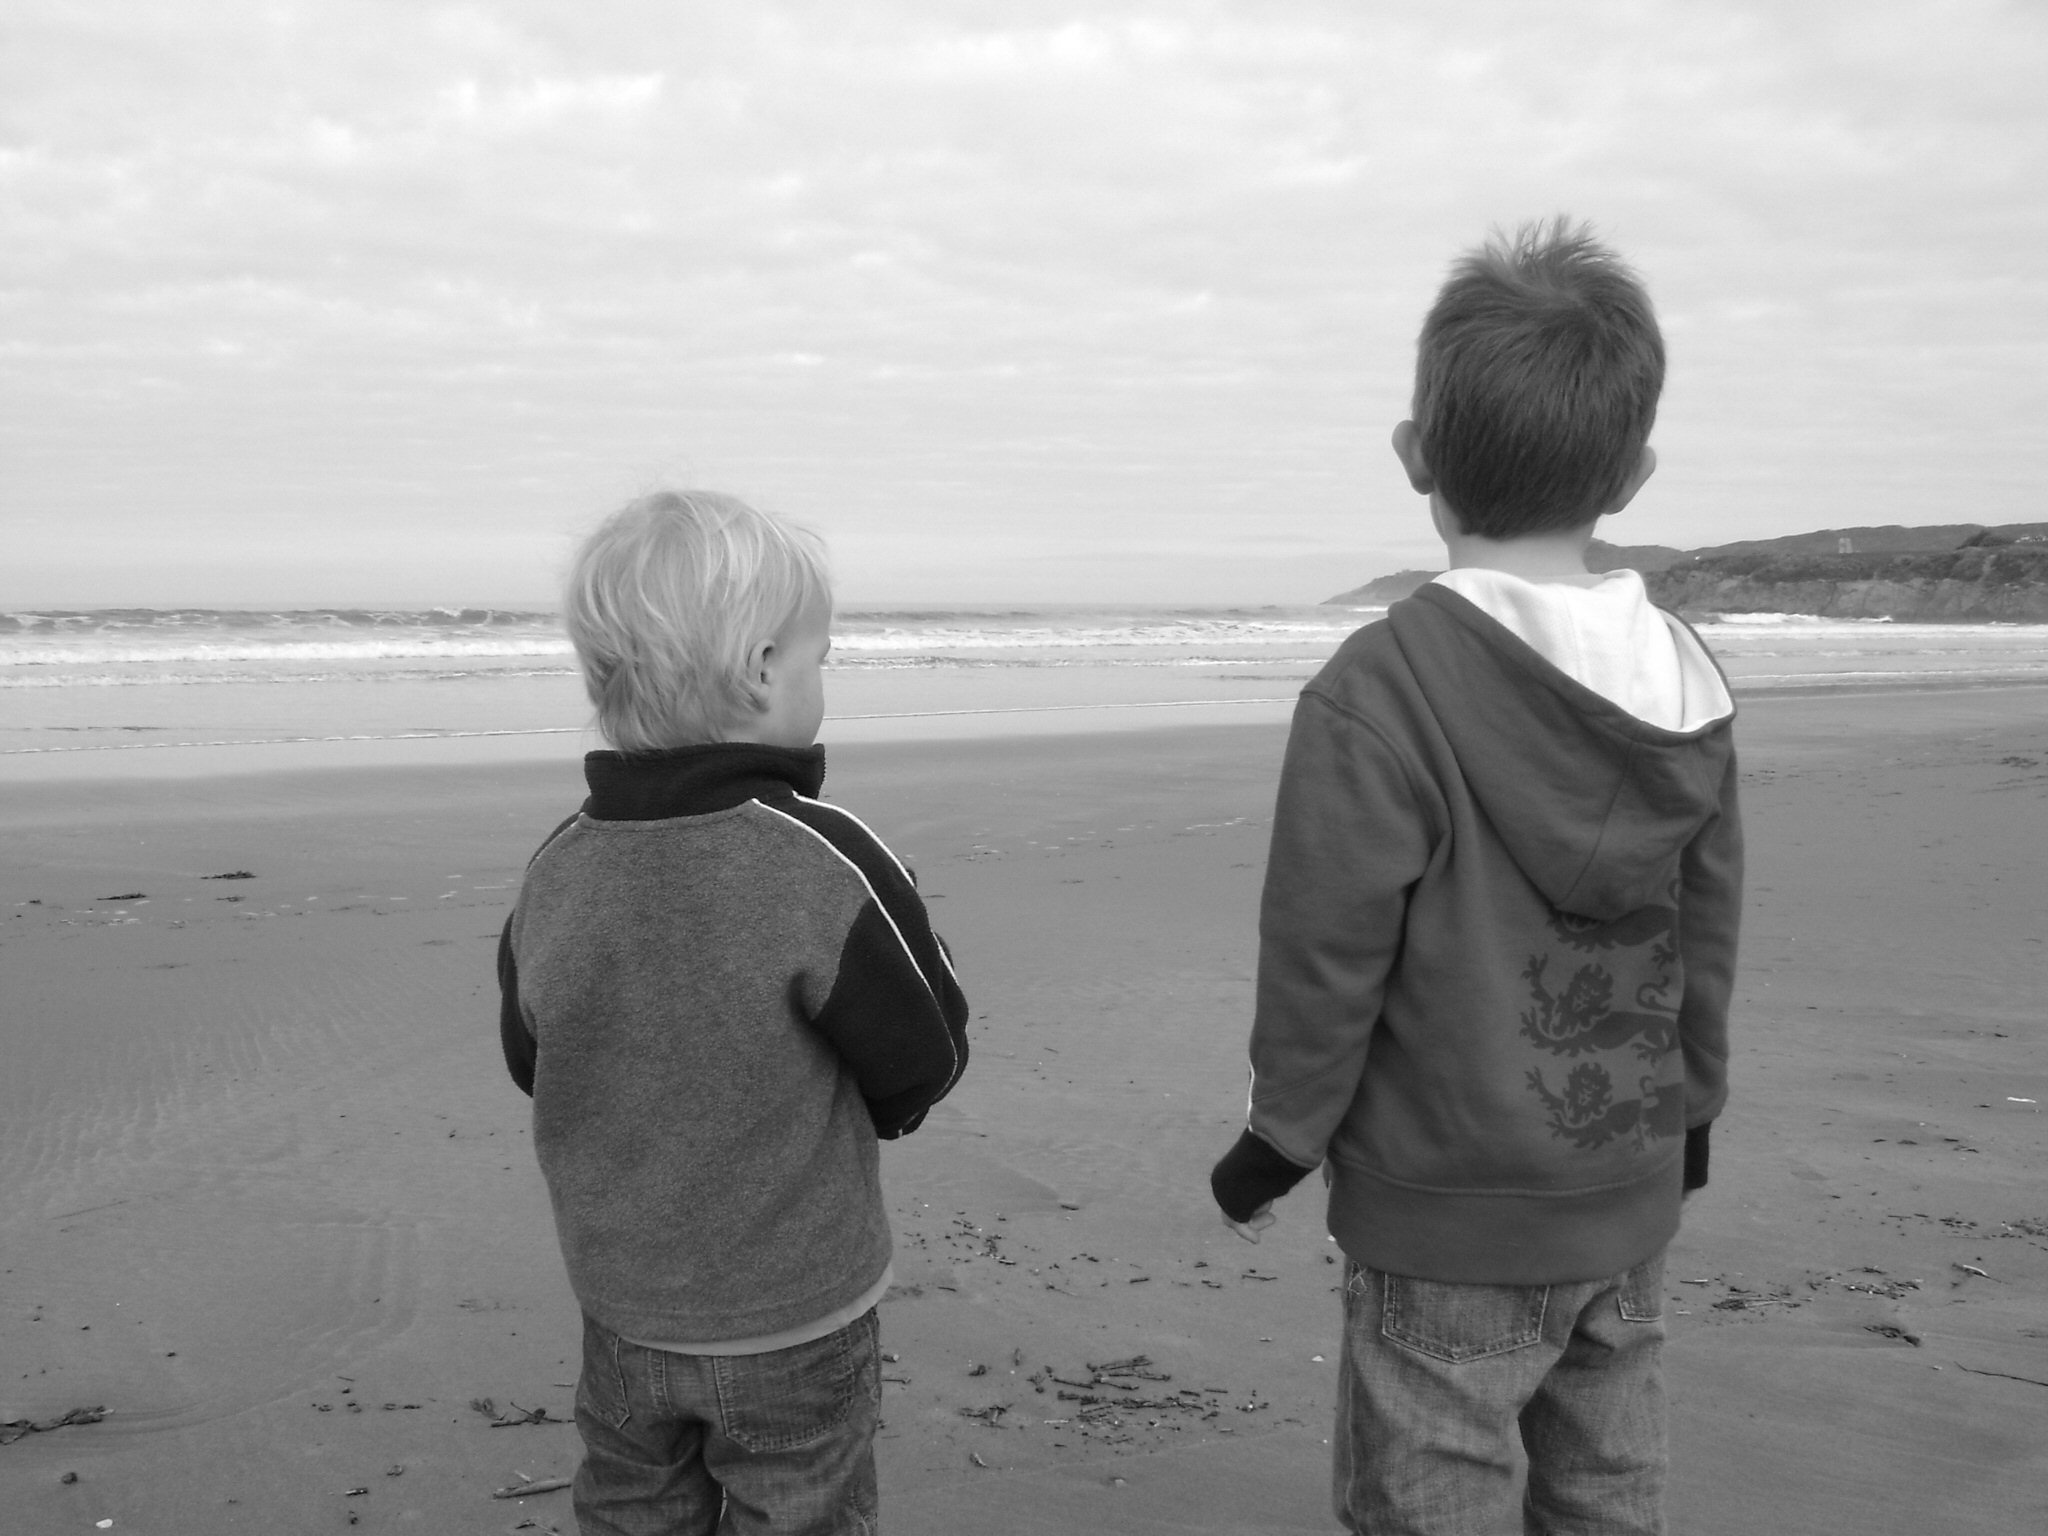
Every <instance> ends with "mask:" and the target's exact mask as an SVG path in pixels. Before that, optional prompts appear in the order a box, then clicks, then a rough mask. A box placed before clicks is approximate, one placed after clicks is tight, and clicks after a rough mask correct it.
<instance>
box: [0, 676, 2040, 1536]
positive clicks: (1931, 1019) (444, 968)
mask: <svg viewBox="0 0 2048 1536" xmlns="http://www.w3.org/2000/svg"><path fill="white" fill-rule="evenodd" d="M1743 702H1744V710H1745V714H1744V719H1743V722H1742V724H1743V750H1744V754H1745V769H1746V782H1745V786H1744V792H1745V795H1746V814H1747V819H1748V825H1749V828H1750V836H1751V899H1750V906H1749V914H1748V921H1747V930H1746V946H1745V959H1744V968H1743V974H1742V978H1741V983H1740V988H1739V992H1738V1009H1739V1011H1738V1015H1737V1020H1736V1028H1737V1042H1738V1044H1737V1052H1736V1057H1735V1061H1734V1069H1733V1070H1734V1098H1733V1101H1732V1102H1731V1105H1730V1108H1729V1111H1728V1113H1727V1116H1726V1117H1725V1118H1724V1120H1723V1122H1722V1124H1721V1126H1720V1128H1719V1130H1718V1131H1717V1135H1716V1140H1715V1160H1714V1181H1713V1184H1712V1186H1711V1187H1710V1188H1709V1189H1708V1190H1706V1191H1705V1192H1704V1193H1702V1194H1701V1195H1699V1196H1696V1197H1695V1198H1694V1200H1693V1201H1692V1203H1691V1206H1690V1208H1689V1212H1688V1220H1687V1225H1686V1228H1685V1231H1684V1233H1683V1234H1682V1236H1681V1238H1680V1239H1679V1242H1678V1244H1677V1246H1676V1248H1675V1249H1674V1252H1673V1258H1672V1263H1671V1268H1670V1284H1669V1296H1670V1310H1671V1313H1672V1317H1671V1322H1672V1340H1673V1342H1672V1346H1671V1349H1670V1354H1669V1381H1670V1389H1671V1399H1672V1432H1673V1461H1674V1472H1673V1494H1672V1511H1673V1517H1674V1519H1673V1529H1674V1531H1675V1532H1679V1533H1700V1536H1719V1533H1729V1536H1734V1533H1737V1532H1741V1533H1745V1536H1746V1533H1749V1532H1753V1531H1756V1530H1782V1531H1800V1532H1804V1533H1832V1532H1842V1533H1849V1532H1854V1533H1857V1536H1868V1533H1886V1532H1899V1533H1901V1536H1903V1533H1908V1532H1911V1533H1916V1536H1917V1533H1921V1532H1926V1531H1934V1530H1938V1531H1943V1532H1951V1533H1960V1536H1978V1533H1982V1536H1992V1533H2000V1536H2003V1533H2009V1532H2014V1531H2019V1530H2030V1529H2036V1528H2040V1527H2041V1526H2042V1525H2043V1523H2044V1521H2048V1433H2044V1431H2043V1430H2042V1427H2041V1426H2042V1425H2043V1423H2044V1422H2048V1181H2044V1178H2043V1174H2044V1170H2048V1135H2044V1125H2048V1122H2044V1119H2043V1110H2042V1106H2043V1104H2048V1053H2044V1048H2048V1021H2044V1008H2043V1003H2042V999H2043V997H2044V996H2048V945H2044V932H2043V930H2044V923H2043V921H2042V914H2043V912H2044V911H2048V873H2044V871H2048V804H2044V801H2048V689H2041V688H2034V687H2018V688H2003V689H1983V690H1960V691H1949V692H1939V691H1928V692H1907V691H1899V692H1884V693H1879V692H1850V693H1841V694H1832V695H1796V694H1771V695H1757V696H1753V697H1748V698H1745V699H1744V701H1743ZM1282 737H1283V727H1282V726H1281V725H1279V724H1278V723H1277V721H1271V720H1269V721H1267V722H1265V723H1259V724H1214V725H1211V724H1198V725H1177V726H1175V727H1173V728H1168V729H1126V730H1118V731H1105V732H1101V733H1098V734H1093V735H1081V736H1069V735H1032V736H1022V737H1012V738H1003V739H979V740H942V741H923V742H895V743H890V742H878V741H867V742H854V743H851V744H847V745H844V746H841V747H839V748H837V749H834V750H832V752H831V763H832V768H831V773H830V775H829V777H828V790H829V792H831V793H832V794H834V795H835V796H836V797H838V798H840V799H842V800H843V801H844V802H845V803H847V804H848V805H849V806H851V807H853V808H855V809H857V810H858V811H859V812H860V813H861V814H862V816H863V817H864V818H865V819H866V820H868V821H869V822H870V823H871V824H872V825H874V826H875V827H876V828H877V829H878V830H879V831H881V832H882V834H883V835H884V836H885V837H887V838H888V839H889V840H890V841H891V842H892V844H894V845H895V846H896V847H897V848H898V849H899V851H901V852H902V853H903V854H904V855H905V856H906V857H907V858H908V859H909V860H910V862H912V863H913V864H914V865H915V866H916V867H917V869H918V870H919V873H920V876H921V878H922V880H923V883H924V888H925V890H926V892H927V894H928V895H929V896H930V897H931V898H932V909H933V912H934V914H935V920H936V922H937V925H938V926H939V928H940V930H941V931H942V932H943V933H944V934H945V935H946V936H947V938H948V940H949V941H950V942H951V944H952V945H953V948H954V951H955V954H956V957H957V959H958V962H959V965H960V969H961V972H962V975H963V978H964V979H965V981H966V983H967V986H968V990H969V994H970V997H971V998H972V1000H973V1002H974V1005H975V1007H974V1012H975V1016H976V1017H975V1022H974V1024H973V1031H974V1050H975V1057H974V1063H973V1066H972V1068H971V1070H970V1072H969V1074H968V1076H967V1078H966V1079H965V1081H964V1082H963V1083H962V1084H961V1086H960V1088H959V1089H958V1090H957V1091H956V1093H955V1095H954V1096H953V1098H952V1099H950V1100H949V1101H948V1102H947V1103H946V1104H945V1105H942V1106H941V1107H940V1108H939V1109H938V1110H937V1111H935V1112H934V1114H933V1115H932V1117H931V1118H930V1120H929V1121H928V1122H927V1124H926V1126H925V1127H924V1129H923V1130H921V1131H920V1132H919V1133H918V1134H917V1135H916V1136H914V1137H912V1138H910V1139H908V1140H906V1141H904V1142H902V1143H898V1144H895V1145H892V1146H890V1147H888V1148H887V1149H886V1150H885V1153H884V1175H885V1178H886V1179H887V1181H888V1187H889V1190H890V1195H891V1204H892V1208H893V1210H894V1214H895V1219H896V1227H897V1237H898V1252H897V1265H896V1268H897V1281H898V1285H897V1289H896V1290H895V1291H894V1292H892V1294H891V1296H890V1298H889V1299H888V1300H887V1301H886V1302H885V1303H884V1306H883V1330H884V1348H885V1349H886V1350H888V1351H889V1352H890V1353H891V1354H892V1355H893V1356H895V1358H894V1359H893V1360H892V1361H891V1362H890V1363H889V1364H888V1366H887V1367H886V1372H887V1375H888V1377H889V1378H890V1380H889V1382H888V1385H887V1389H886V1390H887V1396H886V1398H885V1402H884V1412H885V1418H886V1427H885V1429H884V1431H883V1435H882V1440H881V1448H880V1449H881V1464H882V1478H883V1500H884V1516H885V1520H886V1522H887V1528H888V1529H890V1530H891V1531H893V1532H896V1533H908V1536H923V1533H928V1532H929V1533H939V1532H947V1533H974V1532H1034V1533H1036V1532H1046V1533H1052V1532H1073V1531H1115V1532H1134V1533H1135V1532H1155V1531H1156V1532H1166V1531H1202V1532H1240V1531H1242V1532H1250V1531H1267V1532H1274V1531H1277V1532H1292V1531H1323V1530H1329V1529H1333V1528H1334V1527H1333V1522H1332V1520H1331V1518H1330V1516H1329V1514H1328V1511H1327V1494H1326V1485H1327V1479H1328V1456H1329V1451H1328V1447H1327V1444H1326V1441H1327V1437H1328V1435H1329V1415H1330V1380H1331V1374H1332V1371H1333V1369H1334V1366H1333V1363H1332V1362H1334V1360H1335V1357H1336V1327H1337V1300H1336V1297H1335V1295H1334V1294H1333V1286H1334V1285H1335V1283H1336V1277H1337V1269H1336V1265H1335V1263H1334V1262H1332V1261H1333V1258H1334V1249H1333V1246H1332V1245H1331V1244H1330V1243H1329V1242H1328V1240H1327V1239H1326V1237H1325V1236H1324V1233H1323V1230H1322V1226H1321V1219H1320V1218H1321V1212H1320V1208H1319V1203H1318V1200H1317V1198H1316V1190H1315V1186H1314V1183H1313V1181H1311V1183H1310V1184H1309V1185H1305V1186H1304V1187H1303V1189H1302V1190H1301V1191H1300V1192H1298V1193H1297V1194H1296V1195H1294V1196H1292V1197H1290V1199H1289V1200H1287V1201H1285V1202H1283V1203H1282V1206H1281V1208H1280V1212H1281V1221H1280V1223H1279V1225H1278V1226H1277V1227H1276V1228H1274V1229H1273V1230H1272V1231H1271V1232H1270V1233H1268V1234H1267V1238H1266V1241H1265V1242H1264V1243H1263V1244H1261V1245H1260V1246H1259V1247H1256V1248H1253V1247H1250V1246H1247V1245H1245V1244H1243V1243H1241V1242H1239V1241H1238V1240H1237V1239H1235V1238H1234V1237H1232V1236H1230V1234H1228V1233H1227V1232H1225V1231H1224V1230H1223V1228H1222V1227H1221V1225H1220V1224H1219V1223H1218V1221H1217V1219H1216V1216H1215V1213H1214V1211H1213V1208H1212V1206H1211V1204H1210V1202H1209V1198H1208V1192H1207V1185H1206V1175H1207V1170H1208V1166H1209V1164H1210V1162H1211V1161H1212V1160H1213V1159H1214V1158H1215V1157H1216V1156H1217V1155H1218V1154H1220V1152H1221V1151H1222V1150H1223V1149H1224V1148H1225V1147H1226V1146H1227V1145H1228V1144H1229V1142H1230V1140H1231V1138H1232V1136H1233V1135H1234V1134H1235V1131H1236V1128H1237V1126H1238V1125H1239V1123H1240V1116H1241V1113H1242V1101H1243V1090H1244V1066H1243V1053H1244V1033H1245V1028H1246V1023H1247V1019H1248V1009H1249V1003H1250V992H1251V975H1252V965H1253V958H1254V933H1253V915H1254V911H1255V906H1256V900H1257V892H1258V884H1259V879H1260V874H1261V868H1262V864H1263V858H1264V844H1265V837H1266V824H1267V818H1268V814H1269V811H1270V804H1271V795H1272V781H1273V775H1274V772H1275V770H1276V768H1277V764H1278V759H1279V753H1280V748H1281V743H1282ZM579 797H580V785H579V781H578V774H577V766H576V764H575V763H574V762H573V760H571V759H569V758H567V757H565V758H563V759H561V760H558V761H551V762H550V761H542V762H521V761H500V762H479V763H469V764H463V765H430V766H410V767H409V766H389V765H385V766H362V767H356V768H325V769H314V770H305V771H293V772H272V773H266V774H262V775H256V776H216V777H188V778H184V779H179V780H176V781H161V780H155V779H150V778H145V777H119V778H114V779H109V780H106V781H103V782H42V783H10V784H8V785H6V786H5V793H4V795H0V837H4V838H5V840H6V846H7V849H8V855H9V856H8V858H7V860H6V863H5V869H4V886H0V1052H4V1055H0V1061H4V1063H5V1068H4V1073H0V1418H14V1419H17V1420H24V1421H26V1422H48V1421H49V1420H51V1419H54V1418H56V1417H58V1416H60V1415H62V1414H63V1413H65V1412H66V1411H67V1410H70V1409H74V1408H83V1407H104V1408H105V1409H106V1410H107V1413H106V1417H105V1418H104V1419H103V1420H101V1421H100V1422H97V1423H92V1424H84V1425H77V1424H74V1425H69V1426H65V1427H60V1428H53V1429H49V1430H46V1431H42V1432H37V1433H27V1434H23V1435H21V1437H20V1438H18V1439H15V1440H13V1442H12V1443H8V1444H0V1527H4V1528H5V1529H7V1530H9V1531H15V1530H19V1531H23V1532H27V1533H35V1536H40V1533H43V1532H61V1531H70V1530H80V1531H84V1530H92V1529H94V1528H95V1527H96V1525H97V1523H98V1522H100V1521H103V1520H112V1521H113V1524H112V1526H111V1527H107V1528H108V1529H111V1530H113V1531H116V1532H123V1531H125V1532H139V1533H188V1532H189V1533H209V1536H210V1533H214V1532H235V1531H252V1532H253V1531H263V1532H275V1531H278V1530H292V1531H323V1530H329V1529H333V1530H349V1529H359V1530H366V1531H376V1530H423V1531H431V1532H437V1533H438V1532H446V1533H455V1536H466V1533H471V1532H499V1531H506V1530H513V1529H520V1528H524V1529H530V1530H538V1531H545V1530H547V1529H549V1528H550V1526H558V1527H559V1528H560V1529H562V1530H564V1531H568V1530H572V1529H573V1520H572V1519H571V1517H570V1514H569V1509H568V1499H567V1495H566V1493H562V1492H552V1493H544V1494H539V1495H535V1496H532V1497H529V1498H527V1499H525V1500H524V1501H518V1500H494V1499H493V1498H492V1497H491V1494H492V1492H493V1490H494V1489H498V1488H502V1487H505V1486H508V1485H511V1484H513V1483H515V1482H518V1481H521V1480H523V1479H525V1478H528V1477H531V1478H547V1477H554V1476H563V1475H566V1474H567V1473H569V1472H570V1471H571V1470H573V1467H574V1464H575V1457H576V1440H575V1434H574V1431H573V1429H571V1428H568V1427H566V1426H565V1425H563V1424H560V1423H557V1422H554V1421H555V1420H558V1419H566V1418H567V1416H568V1414H569V1411H570V1405H571V1397H572V1391H571V1387H572V1383H573V1378H574V1358H575V1356H574V1351H575V1347H576V1314H575V1310H574V1305H573V1302H572V1301H571V1299H570V1297H569V1293H568V1290H567V1287H566V1284H565V1283H564V1281H563V1278H562V1272H561V1264H560V1260H559V1258H558V1256H557V1254H556V1252H555V1249H554V1241H553V1235H552V1230H551V1227H550V1223H549V1218H548V1212H547V1205H546V1199H545V1195H544V1192H543V1190H542V1186H541V1182H540V1178H539V1174H538V1172H537V1171H536V1169H535V1167H534V1164H533V1158H532V1153H531V1149H530V1147H529V1146H528V1144H527V1130H526V1117H527V1101H526V1100H525V1099H524V1098H523V1097H522V1096H521V1095H520V1094H519V1093H518V1092H517V1090H515V1089H514V1088H513V1087H512V1085H511V1083H510V1082H509V1080H508V1079H507V1078H506V1076H505V1074H504V1071H503V1068H502V1066H501V1065H500V1063H499V1061H498V1057H497V1045H496V1038H495V1004H496V997H495V987H494V983H493V980H492V975H491V956H492V946H493V944H494V942H495V938H496V933H497V929H498V926H499V924H500V922H501V921H502V919H503V916H504V912H505V910H506V907H507V904H508V903H509V901H510V899H511V897H512V893H513V890H514V888H515V886H516V881H517V879H518V873H519V869H520V867H521V865H522V864H523V862H524V860H525V857H526V855H527V854H528V853H529V852H530V851H531V848H532V846H533V844H534V843H535V842H536V841H537V840H538V838H539V837H540V836H541V835H542V834H543V833H544V832H545V831H546V830H547V829H548V828H549V827H550V826H552V825H553V824H554V822H555V821H556V820H558V819H559V818H560V816H561V815H563V814H566V813H567V811H568V810H569V809H571V808H573V806H574V804H575V803H576V801H577V799H578V798H579ZM244 871H246V872H247V874H248V878H237V879H223V878H218V877H221V876H228V875H238V874H240V873H242V872H244ZM1318 1356H1321V1357H1323V1358H1322V1359H1321V1360H1318V1359H1317V1358H1316V1357H1318ZM536 1415H538V1416H539V1417H540V1420H541V1421H540V1422H534V1421H533V1420H534V1419H535V1416H536ZM20 1428H22V1424H21V1423H17V1424H16V1425H15V1426H14V1427H13V1428H11V1429H7V1430H4V1431H0V1436H4V1435H12V1434H14V1433H15V1432H16V1431H17V1430H19V1429H20ZM67 1473H75V1474H76V1480H75V1481H72V1482H65V1481H63V1480H62V1479H63V1477H64V1475H65V1474H67ZM352 1521H353V1524H352V1523H351V1522H352ZM527 1521H530V1522H534V1523H533V1524H530V1525H526V1526H524V1527H522V1526H521V1522H527Z"/></svg>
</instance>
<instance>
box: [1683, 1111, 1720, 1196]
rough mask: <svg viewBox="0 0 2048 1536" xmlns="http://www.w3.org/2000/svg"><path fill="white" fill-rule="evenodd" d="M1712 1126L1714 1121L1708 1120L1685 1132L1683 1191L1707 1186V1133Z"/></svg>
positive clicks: (1689, 1191) (1688, 1191)
mask: <svg viewBox="0 0 2048 1536" xmlns="http://www.w3.org/2000/svg"><path fill="white" fill-rule="evenodd" d="M1713 1128H1714V1122H1713V1121H1711V1120H1709V1121H1708V1122H1707V1123H1706V1124H1705V1125H1696V1126H1694V1127H1693V1128H1692V1129H1691V1130H1689V1131H1687V1132H1686V1133H1685V1192H1686V1193H1687V1194H1688V1195H1689V1194H1691V1193H1692V1192H1693V1191H1694V1190H1696V1189H1705V1188H1706V1187H1707V1133H1708V1132H1710V1131H1712V1130H1713Z"/></svg>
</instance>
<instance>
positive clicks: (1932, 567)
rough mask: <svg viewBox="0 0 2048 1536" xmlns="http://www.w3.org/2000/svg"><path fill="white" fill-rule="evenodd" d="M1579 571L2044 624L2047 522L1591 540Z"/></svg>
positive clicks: (1366, 589)
mask: <svg viewBox="0 0 2048 1536" xmlns="http://www.w3.org/2000/svg"><path fill="white" fill-rule="evenodd" d="M1841 551H1853V553H1841ZM1586 565H1587V568H1588V569H1590V570H1594V571H1607V570H1613V569H1615V568H1616V567H1618V566H1627V567H1629V568H1630V569H1631V570H1637V571H1641V572H1642V573H1643V580H1644V582H1645V584H1646V585H1647V586H1648V587H1649V589H1650V596H1651V597H1652V598H1654V599H1655V600H1656V601H1657V602H1659V603H1662V604H1663V605H1664V606H1665V607H1667V608H1677V609H1680V610H1681V611H1684V612H1687V613H1691V614H1700V615H1705V614H1714V613H1810V614H1814V615H1816V616H1818V617H1822V618H1843V619H1851V618H1853V619H1880V618H1881V619H1899V620H1902V621H1912V620H1920V621H1923V622H1925V623H1930V624H1934V623H1941V624H1954V623H1973V622H1974V623H2006V624H2048V523H2008V524H2006V525H2005V526H2003V527H1999V528H1986V527H1984V526H1983V525H1982V524H1979V523H1951V524H1946V525H1943V526H1941V527H1933V528H1903V527H1898V526H1895V525H1890V524H1887V525H1886V526H1884V527H1872V528H1823V529H1820V530H1819V531H1817V532H1814V533H1795V534H1790V535H1788V536H1786V537H1784V538H1780V539H1766V540H1763V541H1760V542H1752V543H1745V544H1723V545H1720V546H1719V547H1718V548H1714V549H1700V550H1694V551H1693V552H1692V553H1691V554H1683V553H1681V552H1679V551H1678V550H1675V549H1667V548H1665V547H1663V546H1662V545H1655V544H1635V545H1614V544H1606V543H1603V542H1602V541H1600V540H1598V539H1595V540H1594V541H1593V544H1592V546H1591V547H1590V548H1589V549H1588V550H1587V551H1586ZM1431 574H1432V573H1431V572H1428V571H1402V572H1401V573H1399V574H1398V575H1395V576H1382V577H1380V578H1379V580H1377V581H1374V582H1369V583H1367V584H1366V585H1365V586H1362V587H1356V588H1353V589H1352V590H1351V591H1349V592H1345V593H1342V594H1340V595H1339V596H1336V597H1332V598H1326V599H1324V601H1325V602H1329V603H1345V604H1351V605H1354V606H1355V605H1359V604H1373V603H1390V602H1393V601H1395V600H1396V599H1398V598H1403V597H1406V596H1407V595H1408V594H1409V593H1410V592H1412V591H1413V590H1414V589H1415V588H1416V587H1418V586H1420V585H1421V584H1422V583H1423V582H1425V581H1427V580H1428V579H1429V577H1430V575H1431Z"/></svg>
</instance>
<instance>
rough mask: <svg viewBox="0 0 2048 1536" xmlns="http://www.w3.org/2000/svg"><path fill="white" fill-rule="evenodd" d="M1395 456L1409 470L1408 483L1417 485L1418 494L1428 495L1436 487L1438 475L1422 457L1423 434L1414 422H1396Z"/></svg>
mask: <svg viewBox="0 0 2048 1536" xmlns="http://www.w3.org/2000/svg"><path fill="white" fill-rule="evenodd" d="M1394 457H1395V458H1397V459H1399V460H1400V461H1401V467H1402V468H1403V469H1404V470H1406V471H1407V472H1408V483H1409V484H1410V485H1412V486H1414V487H1415V490H1416V492H1417V494H1418V495H1423V496H1427V495H1429V494H1430V492H1432V491H1434V490H1435V489H1436V476H1435V475H1432V474H1431V473H1430V472H1429V465H1428V463H1427V462H1426V461H1425V460H1424V459H1423V457H1422V434H1421V433H1420V432H1418V431H1417V430H1416V429H1415V423H1414V422H1412V421H1403V422H1398V423H1396V424H1395V427H1394Z"/></svg>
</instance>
